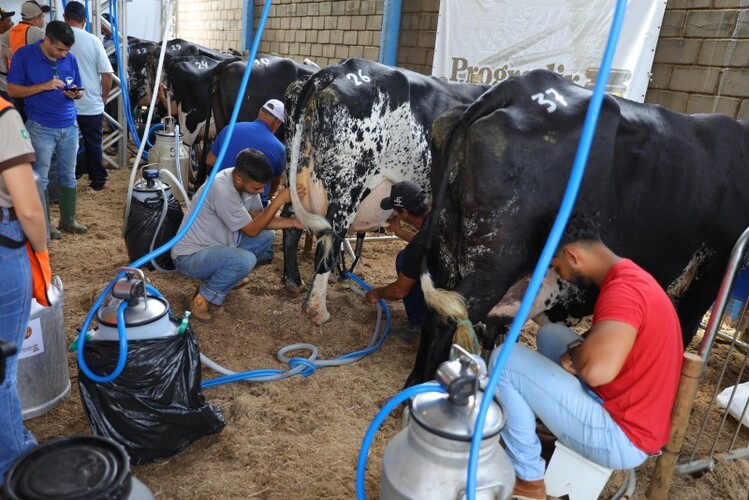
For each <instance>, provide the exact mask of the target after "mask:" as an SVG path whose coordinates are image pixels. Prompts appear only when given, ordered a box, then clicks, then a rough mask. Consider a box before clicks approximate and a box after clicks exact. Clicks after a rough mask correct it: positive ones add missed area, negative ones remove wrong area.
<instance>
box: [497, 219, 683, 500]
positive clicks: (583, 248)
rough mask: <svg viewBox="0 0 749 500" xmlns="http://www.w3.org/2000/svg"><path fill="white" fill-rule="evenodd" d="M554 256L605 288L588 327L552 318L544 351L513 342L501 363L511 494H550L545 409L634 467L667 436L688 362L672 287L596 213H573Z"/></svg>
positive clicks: (594, 449)
mask: <svg viewBox="0 0 749 500" xmlns="http://www.w3.org/2000/svg"><path fill="white" fill-rule="evenodd" d="M551 265H552V267H553V268H554V270H555V271H556V273H557V274H558V275H559V277H560V278H562V279H564V280H566V281H570V282H572V283H573V284H575V285H578V286H585V287H588V286H593V285H594V286H596V287H598V288H599V295H598V299H597V300H596V304H595V307H594V310H593V321H592V325H591V328H590V330H589V331H588V332H587V333H586V334H585V335H583V336H580V335H578V334H577V333H575V332H574V331H572V330H570V329H569V328H567V327H565V326H562V325H555V324H550V325H546V326H543V327H542V328H541V329H540V330H539V332H538V340H537V344H538V352H535V351H533V350H531V349H528V348H527V347H524V346H522V345H519V344H518V345H515V346H513V350H512V352H511V354H510V356H509V358H508V359H507V364H506V365H505V367H504V370H503V371H502V375H501V378H500V382H499V385H498V387H497V397H498V398H499V400H500V402H501V403H502V407H503V409H504V410H505V413H506V415H507V424H506V425H505V427H504V429H503V430H502V440H503V442H504V445H505V448H506V449H507V453H508V454H509V456H510V459H511V460H512V464H513V466H514V467H515V474H516V481H515V489H514V491H513V495H512V497H513V498H519V499H534V500H535V499H539V500H540V499H545V498H546V486H545V483H544V468H545V464H544V461H543V459H542V458H541V443H540V441H539V439H538V436H537V435H536V417H538V418H539V419H540V420H541V421H542V422H543V423H544V425H545V426H546V427H547V428H548V429H549V430H550V431H551V432H552V433H553V434H554V435H555V436H556V437H557V438H558V439H559V440H560V441H561V442H562V443H563V444H564V445H565V446H567V447H568V448H570V449H572V450H574V451H576V452H577V453H579V454H580V455H582V456H584V457H585V458H587V459H589V460H591V461H593V462H595V463H598V464H600V465H602V466H604V467H607V468H610V469H630V468H633V467H636V466H638V465H640V464H641V463H642V462H643V461H644V460H645V459H646V458H647V457H648V455H651V454H655V453H658V452H659V451H660V449H661V448H662V447H663V446H664V445H665V444H666V442H667V441H668V437H669V433H670V429H671V409H672V407H673V404H674V397H675V396H676V389H677V385H678V382H679V372H680V370H681V360H682V352H683V348H682V341H681V328H680V326H679V318H678V316H677V315H676V311H675V310H674V307H673V305H672V304H671V301H670V299H669V298H668V296H667V295H666V292H664V291H663V289H662V288H661V287H660V285H659V284H658V282H656V281H655V279H654V278H653V277H652V276H651V275H650V274H648V273H647V272H646V271H644V270H643V269H642V268H640V267H639V266H637V265H636V264H635V263H634V262H632V261H631V260H629V259H625V258H621V257H619V256H618V255H616V254H614V253H613V252H612V251H611V250H610V249H609V248H608V247H606V245H604V244H603V243H602V242H601V238H600V236H599V234H598V229H597V227H596V226H595V224H594V223H593V221H592V220H591V219H589V218H587V217H586V216H584V215H582V214H573V216H572V217H571V218H570V221H569V224H568V225H567V229H566V230H565V232H564V235H563V236H562V239H561V241H560V243H559V246H558V248H557V252H556V255H555V256H554V258H553V259H552V261H551ZM503 347H504V346H503ZM499 351H500V350H499V348H498V349H495V351H494V353H493V354H492V359H491V360H490V362H489V366H490V367H492V368H493V367H494V364H495V362H496V358H497V356H498V353H499Z"/></svg>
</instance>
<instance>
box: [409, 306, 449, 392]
mask: <svg viewBox="0 0 749 500" xmlns="http://www.w3.org/2000/svg"><path fill="white" fill-rule="evenodd" d="M454 332H455V326H454V325H452V324H451V325H445V324H444V323H442V322H441V321H440V319H439V316H437V315H436V314H429V315H428V316H427V318H426V319H425V320H424V324H423V326H422V328H421V335H420V337H419V350H418V352H417V353H416V361H415V362H414V367H413V370H411V374H410V375H409V376H408V379H407V380H406V384H405V385H404V388H406V387H411V386H412V385H416V384H421V383H424V382H428V381H430V380H434V376H435V374H436V373H437V368H438V367H439V365H440V364H441V363H442V362H444V361H447V360H448V358H449V357H450V348H451V346H452V343H453V335H454Z"/></svg>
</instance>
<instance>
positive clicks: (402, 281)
mask: <svg viewBox="0 0 749 500" xmlns="http://www.w3.org/2000/svg"><path fill="white" fill-rule="evenodd" d="M380 208H382V209H383V210H391V209H392V210H393V215H392V217H391V218H390V219H388V222H389V224H388V230H390V231H392V232H393V233H394V234H395V235H396V236H397V237H399V238H401V239H403V240H406V241H407V242H408V245H406V248H404V249H403V250H401V251H400V252H398V255H397V256H396V258H395V271H396V273H398V278H397V279H396V280H395V281H393V282H392V283H390V284H388V285H385V286H383V287H379V288H373V289H372V290H370V291H368V292H367V294H366V295H365V296H364V299H365V300H367V301H368V302H369V303H370V304H374V303H376V302H377V301H378V300H380V299H386V300H398V299H403V306H404V307H405V309H406V316H407V317H408V325H405V326H404V327H402V328H393V332H394V333H395V334H396V335H398V336H400V337H401V338H404V339H405V340H412V339H415V338H416V337H417V336H418V335H419V331H420V330H421V323H422V322H423V321H424V314H425V312H426V305H425V304H424V293H423V292H422V291H421V283H420V282H419V273H420V271H421V258H422V255H423V254H424V238H425V237H426V231H425V229H426V221H427V218H428V217H429V204H428V203H427V201H426V193H425V192H424V190H423V189H421V187H420V186H419V185H418V184H416V183H415V182H411V181H403V182H398V183H397V184H393V186H392V187H391V188H390V196H388V197H386V198H383V199H382V201H381V202H380ZM401 221H402V222H405V223H407V224H411V225H412V226H413V227H415V228H416V230H417V232H416V233H414V232H412V231H409V230H408V229H405V228H403V227H402V226H401Z"/></svg>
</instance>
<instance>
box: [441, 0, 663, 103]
mask: <svg viewBox="0 0 749 500" xmlns="http://www.w3.org/2000/svg"><path fill="white" fill-rule="evenodd" d="M614 4H615V2H613V1H610V0H561V1H560V0H522V1H520V2H518V1H517V0H441V2H440V13H439V21H438V24H437V39H436V44H435V51H434V63H433V66H432V75H434V76H436V77H440V78H442V79H445V80H448V81H454V82H472V83H486V84H494V83H498V82H500V81H502V80H505V79H507V78H509V77H511V76H518V75H521V74H523V73H526V72H528V71H531V70H534V69H548V70H550V71H555V72H557V73H559V74H561V75H564V77H565V78H568V79H569V80H571V81H572V82H574V83H577V84H578V85H581V86H583V87H586V88H590V89H592V88H593V86H594V85H595V82H596V78H597V76H598V70H599V65H600V62H601V57H602V56H603V51H604V49H605V47H606V41H607V39H608V35H609V31H610V29H611V22H612V20H613V16H614ZM665 10H666V1H665V0H657V1H655V2H654V1H653V0H630V1H629V2H628V5H627V12H626V16H625V19H624V25H623V27H622V34H621V38H620V40H619V44H618V46H617V50H616V54H615V56H614V62H613V65H612V70H611V75H610V77H609V80H608V84H607V87H606V91H607V92H609V93H612V94H615V95H619V96H623V97H626V98H628V99H632V100H634V101H639V102H643V101H644V100H645V93H646V92H647V88H648V82H649V80H650V70H651V67H652V64H653V56H654V54H655V46H656V44H657V43H658V34H659V32H660V25H661V22H662V20H663V15H664V13H665Z"/></svg>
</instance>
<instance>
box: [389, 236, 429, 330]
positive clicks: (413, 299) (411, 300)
mask: <svg viewBox="0 0 749 500" xmlns="http://www.w3.org/2000/svg"><path fill="white" fill-rule="evenodd" d="M404 251H405V250H401V251H400V252H398V255H397V256H396V257H395V271H396V273H400V272H401V269H403V252H404ZM403 306H404V307H405V308H406V316H407V317H408V323H409V324H410V325H413V326H421V323H423V322H424V315H425V314H426V304H425V303H424V292H422V291H421V281H420V280H418V279H417V280H416V284H415V285H414V287H413V288H412V289H411V291H410V292H408V295H406V296H405V297H403Z"/></svg>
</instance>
